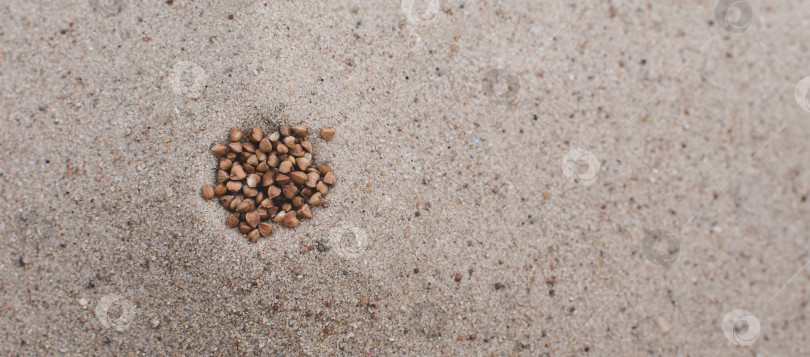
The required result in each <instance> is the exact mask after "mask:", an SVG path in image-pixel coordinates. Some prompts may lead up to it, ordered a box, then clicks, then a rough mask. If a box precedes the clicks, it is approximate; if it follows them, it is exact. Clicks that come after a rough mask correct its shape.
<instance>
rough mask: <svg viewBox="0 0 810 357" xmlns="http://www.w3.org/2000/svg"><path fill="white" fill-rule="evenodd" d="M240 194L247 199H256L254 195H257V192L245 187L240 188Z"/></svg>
mask: <svg viewBox="0 0 810 357" xmlns="http://www.w3.org/2000/svg"><path fill="white" fill-rule="evenodd" d="M242 192H243V193H244V194H245V196H247V197H256V195H258V194H259V190H257V189H255V188H253V187H247V186H242Z"/></svg>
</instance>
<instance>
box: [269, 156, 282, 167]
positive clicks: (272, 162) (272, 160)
mask: <svg viewBox="0 0 810 357" xmlns="http://www.w3.org/2000/svg"><path fill="white" fill-rule="evenodd" d="M280 162H281V161H280V160H279V159H278V156H277V155H276V154H271V155H270V156H268V157H267V166H270V167H278V164H279V163H280Z"/></svg>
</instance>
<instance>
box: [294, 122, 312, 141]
mask: <svg viewBox="0 0 810 357" xmlns="http://www.w3.org/2000/svg"><path fill="white" fill-rule="evenodd" d="M292 131H293V134H295V136H297V137H299V138H303V137H306V136H307V133H308V132H309V126H307V125H306V124H298V125H296V126H294V127H292Z"/></svg>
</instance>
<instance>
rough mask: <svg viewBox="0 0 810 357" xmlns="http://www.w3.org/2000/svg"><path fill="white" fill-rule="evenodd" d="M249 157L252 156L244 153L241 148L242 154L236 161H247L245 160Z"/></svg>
mask: <svg viewBox="0 0 810 357" xmlns="http://www.w3.org/2000/svg"><path fill="white" fill-rule="evenodd" d="M251 155H253V153H249V152H247V151H245V150H244V148H243V149H242V152H241V153H240V154H239V159H238V161H247V159H249V158H250V156H251Z"/></svg>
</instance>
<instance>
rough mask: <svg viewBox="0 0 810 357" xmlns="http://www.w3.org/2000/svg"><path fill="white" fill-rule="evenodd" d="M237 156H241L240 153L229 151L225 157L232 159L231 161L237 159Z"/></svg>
mask: <svg viewBox="0 0 810 357" xmlns="http://www.w3.org/2000/svg"><path fill="white" fill-rule="evenodd" d="M237 157H239V154H237V153H235V152H229V153H227V154H225V158H226V159H228V160H231V161H233V160H236V158H237Z"/></svg>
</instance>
